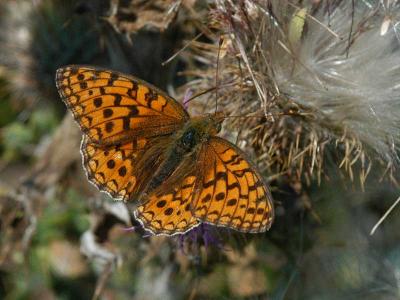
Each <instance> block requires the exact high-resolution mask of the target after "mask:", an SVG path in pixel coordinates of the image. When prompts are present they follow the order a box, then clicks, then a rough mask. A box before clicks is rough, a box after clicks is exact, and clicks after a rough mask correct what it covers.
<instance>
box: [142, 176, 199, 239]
mask: <svg viewBox="0 0 400 300" xmlns="http://www.w3.org/2000/svg"><path fill="white" fill-rule="evenodd" d="M195 184H196V177H195V176H193V175H187V176H185V177H184V178H183V179H182V180H181V181H180V183H179V184H177V185H175V186H174V187H171V188H169V189H167V190H165V189H161V190H162V191H161V192H159V191H155V192H154V193H152V194H151V195H149V196H148V198H147V201H146V202H145V203H144V204H143V205H141V206H139V207H138V208H137V210H135V212H134V214H135V218H136V219H137V220H139V221H140V223H141V224H142V226H143V227H144V228H146V229H147V230H149V231H151V232H152V233H153V234H165V235H174V234H179V233H184V232H186V231H188V230H190V229H192V228H193V227H195V226H197V225H199V224H200V222H199V221H198V220H197V219H196V218H195V217H193V215H192V212H191V204H192V201H193V197H195V195H196V192H195Z"/></svg>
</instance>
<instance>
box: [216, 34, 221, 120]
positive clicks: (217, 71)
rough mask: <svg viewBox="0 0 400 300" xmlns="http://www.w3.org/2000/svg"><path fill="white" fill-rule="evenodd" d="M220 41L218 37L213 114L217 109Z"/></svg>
mask: <svg viewBox="0 0 400 300" xmlns="http://www.w3.org/2000/svg"><path fill="white" fill-rule="evenodd" d="M222 42H223V40H222V38H221V37H219V42H218V55H217V70H216V74H215V111H214V114H217V109H218V84H219V80H218V73H219V55H220V52H221V46H222Z"/></svg>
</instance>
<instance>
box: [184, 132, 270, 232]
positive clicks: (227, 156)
mask: <svg viewBox="0 0 400 300" xmlns="http://www.w3.org/2000/svg"><path fill="white" fill-rule="evenodd" d="M199 161H200V162H201V164H202V165H201V166H200V167H199V168H198V169H199V172H203V174H202V175H198V176H197V177H198V178H199V180H201V181H200V182H199V183H198V187H197V188H198V190H199V192H198V196H197V197H196V200H195V201H194V202H193V208H192V210H193V214H194V216H195V217H196V218H198V219H199V220H201V221H204V222H209V223H212V224H215V225H220V226H227V227H230V228H233V229H236V230H239V231H243V232H262V231H265V230H267V229H269V227H270V226H271V224H272V221H273V218H274V212H273V204H272V196H271V194H270V192H269V190H268V187H267V185H266V184H265V183H264V181H263V179H262V177H261V175H260V174H258V172H257V171H256V169H255V167H253V166H252V165H251V164H250V163H249V161H248V160H247V159H246V158H245V155H244V153H243V152H242V151H241V150H240V149H239V148H238V147H236V146H235V145H233V144H231V143H230V142H228V141H226V140H224V139H222V138H219V137H212V138H211V139H210V140H209V141H208V142H207V147H204V150H203V152H202V153H201V154H200V159H199Z"/></svg>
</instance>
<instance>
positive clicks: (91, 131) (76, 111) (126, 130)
mask: <svg viewBox="0 0 400 300" xmlns="http://www.w3.org/2000/svg"><path fill="white" fill-rule="evenodd" d="M56 84H57V88H58V92H59V94H60V96H61V98H62V100H63V101H64V102H65V104H66V105H67V107H68V108H69V109H70V110H71V111H72V113H73V115H74V118H75V120H76V121H77V122H78V124H79V126H80V127H81V130H82V132H83V133H85V134H86V135H87V136H88V139H89V140H90V141H92V142H94V143H97V144H101V145H110V144H115V143H121V142H124V141H126V140H129V139H130V138H131V137H132V136H139V137H146V136H150V137H154V136H159V135H165V134H171V133H172V132H174V131H176V130H177V129H179V128H181V127H182V126H183V124H184V123H185V122H186V120H188V119H189V115H188V114H187V112H186V111H185V110H184V108H183V107H182V105H180V104H179V103H178V102H177V101H175V100H174V99H172V98H171V97H169V96H168V95H166V94H165V93H164V92H162V91H161V90H159V89H158V88H156V87H154V86H153V85H151V84H149V83H147V82H144V81H142V80H140V79H138V78H135V77H132V76H128V75H123V74H121V73H118V72H112V71H108V70H103V69H97V68H91V67H84V66H73V65H72V66H66V67H64V68H61V69H58V70H57V73H56Z"/></svg>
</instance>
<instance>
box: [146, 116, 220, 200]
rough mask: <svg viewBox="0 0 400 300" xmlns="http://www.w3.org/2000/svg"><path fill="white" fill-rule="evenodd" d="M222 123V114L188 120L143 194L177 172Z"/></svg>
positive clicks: (177, 133)
mask: <svg viewBox="0 0 400 300" xmlns="http://www.w3.org/2000/svg"><path fill="white" fill-rule="evenodd" d="M222 121H223V114H222V113H217V114H209V115H206V116H200V117H193V118H190V119H189V120H188V121H187V122H186V124H185V125H184V126H183V127H182V129H181V130H179V131H177V132H176V133H175V135H174V137H173V142H172V143H171V146H170V147H169V149H168V151H167V155H166V158H165V160H164V162H163V163H162V164H161V165H160V167H159V168H158V170H157V171H156V172H155V174H154V176H153V178H152V179H151V181H150V183H149V185H148V186H147V188H146V191H145V193H146V194H147V193H149V192H151V191H153V190H154V189H156V188H158V187H159V186H160V185H161V184H162V183H163V182H165V181H166V180H167V179H168V178H169V177H170V176H171V175H172V174H173V173H174V172H175V171H177V169H178V168H179V166H180V165H181V164H182V162H183V161H184V160H185V159H190V158H191V157H194V156H195V155H196V153H198V152H199V151H200V148H201V146H202V145H204V144H205V143H207V140H208V139H209V138H210V137H211V136H214V135H216V134H217V133H218V132H219V131H220V129H221V123H222ZM182 175H183V174H182Z"/></svg>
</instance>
